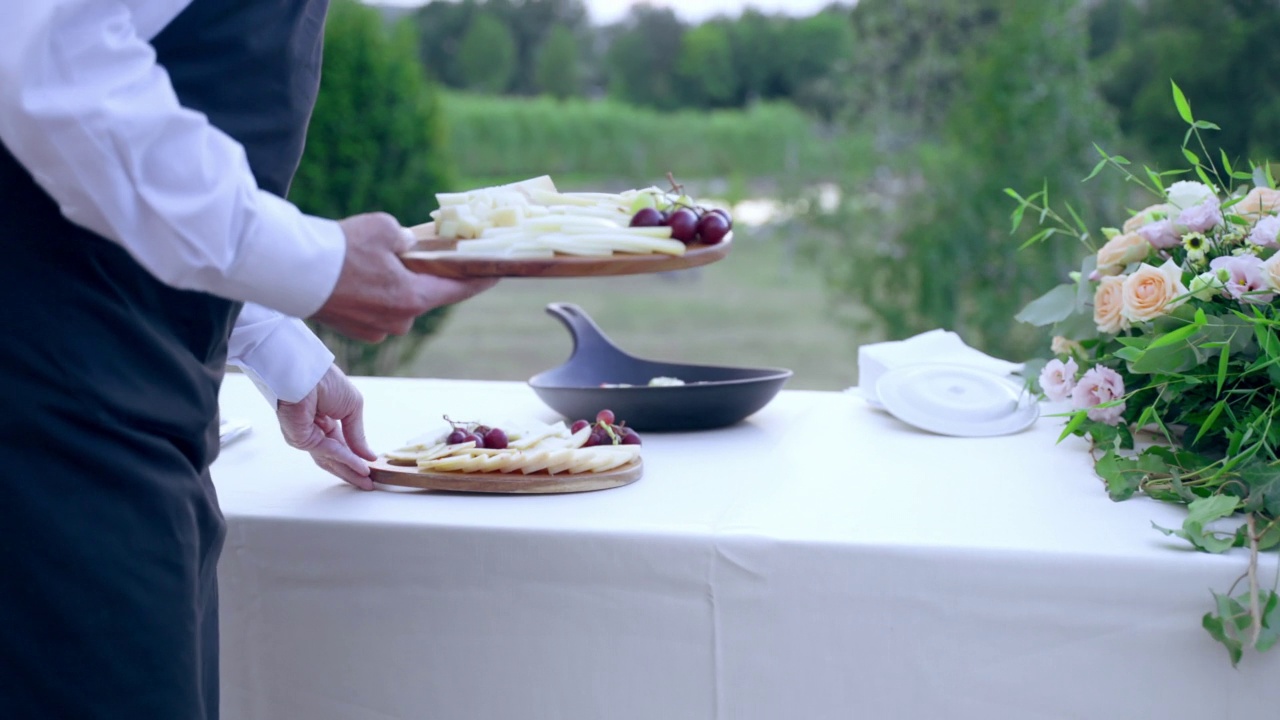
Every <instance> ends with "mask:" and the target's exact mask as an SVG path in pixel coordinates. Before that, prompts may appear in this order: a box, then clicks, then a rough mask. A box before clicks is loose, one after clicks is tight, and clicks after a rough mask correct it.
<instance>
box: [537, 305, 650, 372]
mask: <svg viewBox="0 0 1280 720" xmlns="http://www.w3.org/2000/svg"><path fill="white" fill-rule="evenodd" d="M547 314H548V315H551V316H552V317H554V318H556V319H557V320H559V321H560V322H562V323H564V326H565V327H566V328H568V329H569V334H570V335H572V336H573V353H572V354H570V355H569V359H570V360H572V359H574V358H576V357H578V356H579V355H581V356H582V357H584V358H591V359H596V360H607V359H609V358H610V357H623V358H629V357H631V356H630V355H628V354H627V353H625V352H623V351H622V350H621V349H619V348H618V346H617V345H614V344H613V343H612V342H611V341H610V340H609V338H608V337H606V336H605V334H604V331H602V330H601V329H600V327H599V326H598V325H596V323H595V321H594V320H592V319H591V316H590V315H588V314H587V313H586V311H585V310H583V309H582V308H580V307H578V306H577V305H574V304H573V303H562V302H554V303H549V304H548V305H547Z"/></svg>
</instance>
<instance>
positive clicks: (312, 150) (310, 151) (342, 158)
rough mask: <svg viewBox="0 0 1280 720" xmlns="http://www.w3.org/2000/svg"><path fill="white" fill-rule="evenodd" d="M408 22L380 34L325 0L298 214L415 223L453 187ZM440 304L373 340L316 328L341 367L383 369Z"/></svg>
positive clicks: (364, 15) (376, 23)
mask: <svg viewBox="0 0 1280 720" xmlns="http://www.w3.org/2000/svg"><path fill="white" fill-rule="evenodd" d="M407 30H409V28H408V27H404V26H402V27H401V28H399V29H398V30H397V31H396V32H395V33H389V32H388V31H387V29H386V28H385V27H384V26H383V24H382V22H381V20H380V17H379V15H378V13H377V12H376V11H374V10H371V9H369V8H367V7H365V6H363V5H359V4H357V3H356V2H354V0H335V2H334V3H333V4H332V6H331V8H330V11H329V21H328V23H327V25H326V27H325V59H324V68H323V75H322V80H321V84H320V94H319V97H318V98H317V100H316V106H315V111H314V113H313V115H312V118H311V125H310V129H309V131H308V134H307V148H306V152H305V153H304V155H303V158H302V163H301V165H300V166H299V168H298V172H297V175H296V176H295V178H294V182H293V186H292V188H291V189H290V192H289V197H290V199H291V200H292V201H294V202H295V203H297V205H298V206H299V207H300V208H301V209H302V210H303V211H305V212H309V213H313V214H316V215H321V216H324V217H330V218H342V217H346V216H348V215H354V214H357V213H362V212H371V211H384V212H388V213H391V214H392V215H394V216H395V217H397V218H400V219H401V222H403V223H406V224H410V223H414V222H417V221H418V220H420V219H421V218H422V217H424V216H425V213H426V212H428V210H424V204H425V203H428V202H431V203H434V195H433V193H435V192H436V191H438V190H445V189H447V188H450V187H451V186H452V185H453V182H452V171H451V168H450V166H449V163H448V162H447V156H446V154H445V153H444V152H443V149H444V148H445V147H446V140H445V134H444V125H443V122H442V119H441V118H442V113H441V110H440V103H439V98H438V95H437V93H436V92H435V91H434V90H433V88H432V86H431V85H430V84H429V83H428V82H427V80H426V78H425V76H424V74H423V72H422V68H421V66H420V65H419V64H418V61H417V56H416V52H415V40H414V37H413V35H412V33H410V32H407ZM446 312H447V309H440V310H437V311H433V312H430V313H427V314H425V315H423V316H421V317H419V318H418V319H417V320H416V321H415V323H414V328H413V331H412V332H411V333H410V334H409V335H407V336H405V337H401V338H393V339H389V340H387V341H386V342H384V343H381V344H378V345H369V344H366V343H361V342H356V341H352V340H348V339H346V338H344V337H342V336H340V335H338V334H336V333H334V332H331V331H329V330H327V329H326V328H324V327H323V326H316V328H315V329H316V331H317V333H318V334H319V335H320V337H321V338H322V339H323V340H324V341H325V344H326V345H328V346H329V349H330V350H332V351H333V352H334V354H335V355H336V356H337V363H338V365H339V366H340V367H342V368H343V370H344V371H346V372H348V373H351V374H365V375H368V374H373V375H386V374H391V373H392V372H394V371H395V370H396V369H397V368H399V367H400V366H402V365H403V363H404V362H405V361H406V360H408V359H409V358H410V357H412V356H413V354H414V353H415V352H416V351H417V349H418V348H419V347H420V345H421V344H422V342H424V341H425V339H426V338H427V337H428V336H430V335H431V333H433V332H434V331H435V330H436V328H437V327H438V326H439V324H440V322H441V320H442V319H443V318H444V316H445V314H446Z"/></svg>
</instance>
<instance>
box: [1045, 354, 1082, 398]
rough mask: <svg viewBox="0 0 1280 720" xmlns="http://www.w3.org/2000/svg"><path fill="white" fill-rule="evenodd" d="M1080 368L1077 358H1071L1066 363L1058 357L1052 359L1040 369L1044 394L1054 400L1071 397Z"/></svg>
mask: <svg viewBox="0 0 1280 720" xmlns="http://www.w3.org/2000/svg"><path fill="white" fill-rule="evenodd" d="M1079 370H1080V366H1078V365H1076V361H1075V358H1069V359H1068V360H1067V361H1066V362H1065V363H1064V362H1062V361H1061V360H1059V359H1057V358H1054V359H1053V360H1050V361H1049V362H1048V363H1047V364H1046V365H1045V366H1044V369H1043V370H1041V371H1040V389H1041V390H1044V396H1045V397H1047V398H1049V399H1050V400H1052V401H1054V402H1058V401H1060V400H1066V399H1067V398H1069V397H1071V391H1072V390H1074V389H1075V386H1076V372H1078V371H1079Z"/></svg>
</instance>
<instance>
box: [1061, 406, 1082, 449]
mask: <svg viewBox="0 0 1280 720" xmlns="http://www.w3.org/2000/svg"><path fill="white" fill-rule="evenodd" d="M1087 419H1088V413H1087V412H1086V411H1084V410H1080V411H1078V412H1076V413H1075V414H1074V415H1072V416H1071V419H1070V420H1068V421H1067V424H1066V426H1065V427H1063V428H1062V434H1061V435H1059V436H1058V442H1062V441H1063V440H1065V439H1067V436H1068V435H1070V434H1071V433H1074V432H1075V431H1076V430H1078V429H1079V428H1080V426H1081V425H1083V424H1084V421H1085V420H1087Z"/></svg>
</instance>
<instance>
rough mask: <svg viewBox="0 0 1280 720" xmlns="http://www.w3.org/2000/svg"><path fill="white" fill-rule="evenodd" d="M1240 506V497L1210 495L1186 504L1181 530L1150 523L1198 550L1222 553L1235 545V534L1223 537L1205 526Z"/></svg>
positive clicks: (1233, 511)
mask: <svg viewBox="0 0 1280 720" xmlns="http://www.w3.org/2000/svg"><path fill="white" fill-rule="evenodd" d="M1238 507H1240V498H1238V497H1232V496H1230V495H1210V496H1209V497H1204V498H1199V499H1198V500H1193V501H1192V502H1191V503H1190V504H1189V505H1187V517H1186V519H1184V520H1183V521H1182V529H1181V530H1170V529H1168V528H1163V527H1160V526H1159V525H1156V524H1155V523H1151V525H1152V527H1154V528H1155V529H1157V530H1159V531H1160V532H1162V533H1164V534H1165V535H1176V536H1177V537H1180V538H1182V539H1183V540H1186V541H1187V542H1189V543H1191V544H1192V545H1193V546H1194V547H1196V548H1197V549H1199V550H1204V551H1205V552H1210V553H1222V552H1226V551H1227V550H1229V549H1231V547H1232V546H1233V545H1235V534H1234V533H1233V534H1232V536H1231V537H1230V538H1223V537H1220V536H1219V533H1217V532H1215V531H1213V530H1206V528H1205V526H1206V525H1208V524H1209V523H1212V522H1214V521H1215V520H1221V519H1222V518H1225V517H1228V516H1230V515H1232V514H1234V513H1235V511H1236V508H1238Z"/></svg>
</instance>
